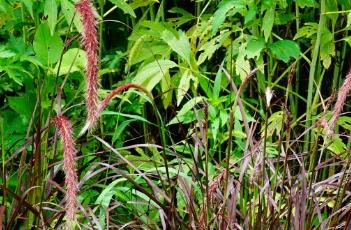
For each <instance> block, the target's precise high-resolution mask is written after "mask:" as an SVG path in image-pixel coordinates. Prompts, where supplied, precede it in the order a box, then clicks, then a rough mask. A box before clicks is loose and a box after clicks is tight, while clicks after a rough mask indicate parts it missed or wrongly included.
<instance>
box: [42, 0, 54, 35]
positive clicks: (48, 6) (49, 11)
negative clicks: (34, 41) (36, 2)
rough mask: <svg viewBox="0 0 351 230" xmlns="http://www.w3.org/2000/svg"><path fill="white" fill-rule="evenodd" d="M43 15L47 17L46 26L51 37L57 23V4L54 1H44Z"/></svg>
mask: <svg viewBox="0 0 351 230" xmlns="http://www.w3.org/2000/svg"><path fill="white" fill-rule="evenodd" d="M44 15H45V16H47V17H48V25H49V27H50V35H51V36H53V35H54V32H55V26H56V23H57V4H56V0H46V1H45V7H44Z"/></svg>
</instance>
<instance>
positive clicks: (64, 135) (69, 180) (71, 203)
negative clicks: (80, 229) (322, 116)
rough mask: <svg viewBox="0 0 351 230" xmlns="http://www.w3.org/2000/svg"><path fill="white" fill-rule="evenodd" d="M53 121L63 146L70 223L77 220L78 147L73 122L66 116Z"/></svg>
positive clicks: (67, 209)
mask: <svg viewBox="0 0 351 230" xmlns="http://www.w3.org/2000/svg"><path fill="white" fill-rule="evenodd" d="M53 122H54V124H55V126H56V128H57V129H58V132H59V134H60V137H61V143H62V147H63V170H64V172H65V185H66V198H65V201H66V204H65V205H66V207H65V208H66V215H67V222H68V224H69V225H71V224H73V222H74V221H75V214H76V209H77V192H78V176H77V171H76V163H75V160H74V157H75V153H76V149H75V143H74V140H73V135H72V134H73V132H72V125H71V122H70V121H69V120H68V119H67V118H66V117H64V116H57V117H55V118H54V119H53Z"/></svg>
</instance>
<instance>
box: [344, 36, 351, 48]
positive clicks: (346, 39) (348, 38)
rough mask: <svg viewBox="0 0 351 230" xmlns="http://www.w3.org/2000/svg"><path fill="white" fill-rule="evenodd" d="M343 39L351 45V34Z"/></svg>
mask: <svg viewBox="0 0 351 230" xmlns="http://www.w3.org/2000/svg"><path fill="white" fill-rule="evenodd" d="M342 40H344V41H345V42H347V43H348V44H349V46H350V47H351V36H348V37H345V38H343V39H342Z"/></svg>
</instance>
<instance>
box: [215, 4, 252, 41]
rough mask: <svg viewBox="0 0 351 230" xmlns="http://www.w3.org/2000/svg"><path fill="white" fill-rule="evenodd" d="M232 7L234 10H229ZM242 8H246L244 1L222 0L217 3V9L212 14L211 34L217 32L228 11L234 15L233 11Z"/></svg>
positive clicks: (235, 11)
mask: <svg viewBox="0 0 351 230" xmlns="http://www.w3.org/2000/svg"><path fill="white" fill-rule="evenodd" d="M233 9H234V11H231V10H233ZM242 9H246V1H243V0H222V1H221V2H220V3H219V4H218V9H217V10H216V12H215V13H214V15H213V23H212V35H215V34H216V33H217V31H218V29H219V27H220V26H221V25H222V24H223V22H224V20H225V18H226V17H227V14H228V12H229V11H231V15H234V14H235V13H237V12H239V11H240V10H242Z"/></svg>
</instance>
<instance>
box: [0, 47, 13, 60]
mask: <svg viewBox="0 0 351 230" xmlns="http://www.w3.org/2000/svg"><path fill="white" fill-rule="evenodd" d="M14 56H16V53H14V52H12V51H10V50H7V49H6V46H0V59H7V58H11V57H14Z"/></svg>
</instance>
